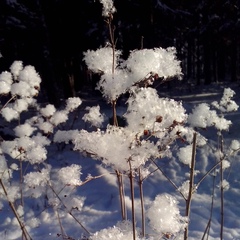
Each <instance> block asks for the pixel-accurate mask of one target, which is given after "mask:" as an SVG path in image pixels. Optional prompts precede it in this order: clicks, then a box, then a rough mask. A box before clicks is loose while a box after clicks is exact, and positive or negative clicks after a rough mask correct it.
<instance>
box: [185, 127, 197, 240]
mask: <svg viewBox="0 0 240 240" xmlns="http://www.w3.org/2000/svg"><path fill="white" fill-rule="evenodd" d="M196 149H197V133H196V132H195V133H194V134H193V146H192V159H191V166H190V181H189V191H188V197H187V200H186V213H185V215H186V217H187V218H188V219H189V217H190V209H191V201H192V195H193V192H194V170H195V163H196ZM188 230H189V224H188V225H187V227H186V228H185V231H184V240H187V239H188Z"/></svg>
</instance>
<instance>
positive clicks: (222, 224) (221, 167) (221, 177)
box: [220, 134, 224, 240]
mask: <svg viewBox="0 0 240 240" xmlns="http://www.w3.org/2000/svg"><path fill="white" fill-rule="evenodd" d="M220 150H221V154H222V153H223V136H222V134H221V135H220ZM220 160H221V161H220V162H221V163H220V184H221V229H220V239H221V240H223V226H224V186H223V179H224V178H223V161H222V160H223V158H222V157H221V158H220Z"/></svg>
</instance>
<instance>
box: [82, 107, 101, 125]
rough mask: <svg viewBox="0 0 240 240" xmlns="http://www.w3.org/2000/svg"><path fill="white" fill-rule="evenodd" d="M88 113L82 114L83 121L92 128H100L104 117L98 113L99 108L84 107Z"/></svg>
mask: <svg viewBox="0 0 240 240" xmlns="http://www.w3.org/2000/svg"><path fill="white" fill-rule="evenodd" d="M86 110H88V111H89V112H88V113H86V114H84V116H83V118H82V119H83V120H84V121H85V122H90V123H91V124H92V126H95V127H100V126H101V125H102V123H103V121H104V116H103V115H102V114H101V113H100V106H99V105H98V106H94V107H86Z"/></svg>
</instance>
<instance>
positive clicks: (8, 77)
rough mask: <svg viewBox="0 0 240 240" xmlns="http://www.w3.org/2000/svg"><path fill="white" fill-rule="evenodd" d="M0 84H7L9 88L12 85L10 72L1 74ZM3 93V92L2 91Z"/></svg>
mask: <svg viewBox="0 0 240 240" xmlns="http://www.w3.org/2000/svg"><path fill="white" fill-rule="evenodd" d="M0 82H5V83H6V84H8V85H9V86H10V85H11V84H12V82H13V80H12V74H11V73H10V72H7V71H4V72H2V73H1V74H0ZM1 91H2V90H1Z"/></svg>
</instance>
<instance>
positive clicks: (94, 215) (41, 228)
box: [0, 84, 240, 240]
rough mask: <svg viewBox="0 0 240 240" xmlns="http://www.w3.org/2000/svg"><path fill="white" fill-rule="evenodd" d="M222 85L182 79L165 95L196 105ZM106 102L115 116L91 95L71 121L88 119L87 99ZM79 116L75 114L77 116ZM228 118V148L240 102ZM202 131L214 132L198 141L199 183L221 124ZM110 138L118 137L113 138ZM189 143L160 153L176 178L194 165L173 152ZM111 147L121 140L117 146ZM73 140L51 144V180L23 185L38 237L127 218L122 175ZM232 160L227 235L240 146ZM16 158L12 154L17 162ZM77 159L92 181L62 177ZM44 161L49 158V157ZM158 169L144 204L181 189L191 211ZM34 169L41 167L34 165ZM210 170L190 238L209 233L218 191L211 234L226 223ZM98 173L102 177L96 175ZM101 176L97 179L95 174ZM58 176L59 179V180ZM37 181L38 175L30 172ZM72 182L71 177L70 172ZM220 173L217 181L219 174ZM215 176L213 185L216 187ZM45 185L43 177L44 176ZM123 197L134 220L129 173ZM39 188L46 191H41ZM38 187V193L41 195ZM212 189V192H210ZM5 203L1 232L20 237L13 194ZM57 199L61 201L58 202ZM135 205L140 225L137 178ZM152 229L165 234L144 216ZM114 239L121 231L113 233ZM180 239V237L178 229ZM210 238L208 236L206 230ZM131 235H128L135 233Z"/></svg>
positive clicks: (234, 222) (65, 235)
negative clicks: (189, 85) (188, 84)
mask: <svg viewBox="0 0 240 240" xmlns="http://www.w3.org/2000/svg"><path fill="white" fill-rule="evenodd" d="M230 87H231V88H232V89H233V90H234V91H235V92H236V95H235V97H234V100H235V101H236V102H237V103H238V105H240V94H239V92H240V91H239V86H238V85H233V86H230ZM223 89H224V86H222V85H218V84H215V85H214V86H213V85H211V86H208V87H206V86H204V87H203V86H201V87H199V89H197V88H195V87H194V88H193V89H192V90H191V91H189V90H185V88H184V87H183V88H182V89H181V88H179V87H178V88H177V89H175V90H171V91H167V90H166V89H163V90H162V91H161V92H159V94H160V96H164V97H165V96H169V97H173V98H174V99H176V100H179V101H182V102H183V106H184V107H185V108H186V109H187V112H188V113H190V112H191V109H192V108H193V106H195V105H196V104H199V103H202V102H208V103H210V102H212V101H215V100H217V101H219V100H220V98H221V96H222V93H223ZM89 104H90V105H95V104H96V105H97V104H100V106H101V108H102V109H101V110H102V111H103V112H105V113H106V114H107V115H109V116H110V114H111V109H110V108H109V109H108V106H107V105H106V104H105V103H104V102H103V101H99V99H96V100H92V101H91V102H89V101H88V100H86V101H84V102H83V105H81V106H80V107H79V109H78V111H77V118H75V119H76V120H75V122H74V124H73V125H72V124H70V125H71V127H72V129H80V128H83V127H88V128H89V127H90V126H89V125H87V124H86V123H84V122H83V121H82V116H83V114H84V113H85V111H84V109H85V105H89ZM124 110H125V106H124V104H121V105H120V106H119V107H118V111H119V114H121V113H123V112H124ZM75 117H76V116H75ZM226 118H227V119H229V120H231V121H232V123H233V124H232V126H231V127H230V129H229V131H226V132H223V136H224V148H225V150H226V151H227V149H228V148H229V145H230V144H231V141H232V140H234V139H236V140H238V141H239V140H240V110H239V109H238V111H237V112H233V113H229V114H227V115H226ZM200 132H201V134H202V135H203V136H205V137H206V138H207V139H208V143H207V144H206V145H205V146H203V147H201V148H198V149H197V156H196V169H197V170H199V173H198V174H197V175H196V177H195V183H196V184H197V183H198V182H199V181H200V179H201V178H202V176H204V174H205V173H206V172H207V171H208V170H209V169H211V167H212V166H214V164H215V163H216V161H218V160H219V156H218V154H217V152H218V151H217V150H218V136H217V132H216V130H214V129H212V128H207V129H202V130H200ZM109 144H112V143H111V142H110V143H109ZM182 145H183V143H181V142H180V141H179V142H176V144H174V147H173V149H172V152H173V157H172V158H171V159H160V160H158V161H157V164H158V166H159V167H160V168H161V169H162V170H163V172H164V173H165V174H166V175H167V176H168V177H169V178H170V179H171V180H172V181H173V182H174V183H175V184H176V185H177V186H178V187H180V186H181V184H182V183H183V182H184V181H185V180H186V179H187V176H188V172H189V168H188V167H187V166H186V165H183V163H181V162H180V161H179V159H178V158H177V157H176V155H174V153H175V152H177V149H178V148H179V147H180V146H182ZM112 147H113V148H115V147H117V146H114V145H113V146H112ZM72 149H73V145H72V144H62V143H59V144H55V145H51V146H50V147H49V148H48V155H47V160H46V161H45V162H46V163H47V164H48V166H51V168H52V169H51V180H52V184H51V187H50V186H45V185H44V186H43V187H42V188H40V187H38V188H36V189H31V190H29V189H26V188H23V191H24V194H23V195H24V196H27V197H25V198H24V199H23V201H24V202H23V203H24V204H23V206H24V207H23V209H22V208H21V207H20V208H18V211H19V214H20V215H21V214H23V215H24V221H25V224H26V226H27V229H28V230H29V233H30V235H31V237H32V239H34V240H41V239H46V240H54V239H76V240H77V239H87V237H88V236H89V234H88V232H90V233H94V232H96V231H100V230H101V229H104V228H107V227H113V226H114V225H116V224H117V222H118V221H121V212H120V207H119V206H120V205H119V192H118V185H117V178H116V175H115V174H114V171H113V170H111V169H106V167H105V166H104V165H102V164H101V162H100V161H97V160H92V159H91V158H89V157H84V156H83V155H81V154H80V153H79V152H77V151H73V150H72ZM228 160H229V161H230V163H231V165H230V167H229V168H227V169H226V170H225V172H224V178H225V179H226V180H227V182H228V183H229V189H226V190H225V191H224V231H223V236H224V238H223V239H224V240H237V239H240V227H239V226H240V203H239V198H240V175H239V172H240V154H236V155H234V156H231V157H229V159H228ZM13 162H14V160H12V159H10V158H9V159H8V164H9V165H11V163H13ZM72 164H76V165H80V166H81V172H82V175H81V176H80V178H81V181H82V182H84V181H86V183H85V184H83V185H81V186H77V187H76V186H72V185H70V184H63V182H62V183H60V182H59V181H57V175H58V173H59V169H60V168H61V167H67V166H70V165H72ZM45 167H46V165H45ZM23 169H24V170H25V171H27V172H30V170H31V166H29V165H27V164H26V165H25V164H24V168H23ZM151 169H152V170H153V173H152V174H151V175H150V176H149V177H148V178H147V179H146V180H144V182H143V187H144V201H145V205H146V208H148V207H149V203H150V201H152V200H153V199H154V198H155V197H156V196H157V195H158V194H161V193H169V194H172V195H173V196H175V197H176V198H177V199H178V201H179V206H180V210H181V215H183V216H184V214H185V205H186V203H185V200H184V199H183V198H182V196H181V195H180V194H179V193H178V192H177V191H176V189H175V188H174V187H173V186H172V184H171V183H170V182H169V181H168V180H167V179H166V177H164V176H163V174H162V173H161V172H160V171H159V170H157V171H154V170H155V169H156V168H155V167H154V166H152V168H151ZM34 170H35V171H38V170H41V167H39V169H37V168H34ZM213 173H214V172H212V173H211V174H209V175H208V176H207V177H206V178H205V179H204V181H203V182H202V183H201V184H200V185H199V187H198V189H197V191H196V192H195V193H194V195H193V201H192V205H191V214H190V223H189V224H190V227H189V239H202V237H203V233H204V231H205V229H206V227H207V224H208V221H209V219H210V216H211V211H210V209H211V202H212V199H213V201H214V202H213V211H212V217H211V225H210V231H209V237H208V239H209V240H211V239H219V237H220V229H221V198H220V188H219V174H218V173H216V175H215V174H213ZM98 176H99V177H98ZM91 177H96V179H91ZM54 179H56V180H55V181H54ZM20 181H21V179H20V174H19V171H14V173H13V178H12V179H11V185H12V186H15V185H16V186H18V185H19V182H20ZM32 181H34V179H32ZM65 181H66V182H67V180H65ZM214 181H215V182H214ZM213 184H214V185H215V188H214V192H213ZM40 185H41V184H40ZM124 186H125V200H126V205H127V217H128V219H129V220H131V198H130V186H129V178H128V176H125V177H124ZM40 191H41V195H40ZM38 194H39V197H37V196H38ZM212 197H213V198H212ZM2 199H3V198H2V197H1V201H0V203H1V205H0V239H3V240H10V239H22V235H21V230H20V227H19V224H18V222H17V221H16V218H15V217H14V215H13V213H12V210H11V208H10V207H9V205H8V202H7V201H5V200H2ZM59 201H61V202H62V204H61V208H59V206H60V205H59ZM20 203H21V202H20V199H18V200H16V206H20V205H21V204H20ZM135 210H136V224H137V227H141V207H140V198H139V189H138V184H137V181H136V184H135ZM146 225H147V227H146V233H147V234H149V238H150V237H153V239H156V240H157V239H161V236H158V235H151V234H152V232H151V230H150V228H149V227H148V224H146ZM96 239H97V238H96ZM109 239H115V238H114V236H109ZM177 239H181V238H180V237H179V238H177ZM204 239H207V237H205V238H204ZM126 240H128V239H126ZM129 240H130V239H129Z"/></svg>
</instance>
